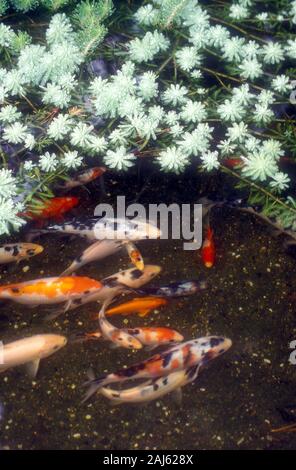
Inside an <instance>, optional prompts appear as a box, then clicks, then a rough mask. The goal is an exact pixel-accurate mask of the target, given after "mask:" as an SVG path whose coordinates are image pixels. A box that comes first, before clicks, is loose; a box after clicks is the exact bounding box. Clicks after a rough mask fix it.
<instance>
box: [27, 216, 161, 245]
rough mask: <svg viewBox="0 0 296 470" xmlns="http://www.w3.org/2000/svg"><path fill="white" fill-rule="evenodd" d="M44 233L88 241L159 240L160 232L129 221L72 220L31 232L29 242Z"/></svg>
mask: <svg viewBox="0 0 296 470" xmlns="http://www.w3.org/2000/svg"><path fill="white" fill-rule="evenodd" d="M44 233H60V234H62V235H76V236H79V237H82V238H85V239H87V240H89V241H97V240H104V239H106V240H133V241H135V240H144V239H148V238H159V237H160V236H161V231H160V230H159V229H158V228H157V227H156V226H155V225H152V224H150V223H146V222H140V221H133V220H129V219H112V218H101V219H99V218H98V217H91V218H89V219H87V220H85V221H83V220H80V219H73V220H71V221H67V222H64V223H62V224H53V225H48V226H47V227H46V229H43V230H31V231H30V233H29V237H30V240H32V239H33V238H35V237H37V236H39V235H42V234H44Z"/></svg>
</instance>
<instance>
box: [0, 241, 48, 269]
mask: <svg viewBox="0 0 296 470" xmlns="http://www.w3.org/2000/svg"><path fill="white" fill-rule="evenodd" d="M42 251H43V246H41V245H36V244H35V243H8V244H6V245H1V246H0V264H8V263H13V262H14V261H16V262H17V263H19V262H20V261H21V260H28V259H30V258H32V256H36V255H39V254H40V253H42Z"/></svg>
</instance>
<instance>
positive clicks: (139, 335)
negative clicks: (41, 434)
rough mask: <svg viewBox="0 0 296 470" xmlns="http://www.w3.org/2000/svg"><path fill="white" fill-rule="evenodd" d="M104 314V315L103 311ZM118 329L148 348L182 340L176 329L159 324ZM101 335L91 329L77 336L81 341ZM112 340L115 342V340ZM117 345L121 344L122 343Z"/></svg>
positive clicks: (182, 337)
mask: <svg viewBox="0 0 296 470" xmlns="http://www.w3.org/2000/svg"><path fill="white" fill-rule="evenodd" d="M104 315H105V312H104ZM105 320H106V319H105ZM108 324H109V331H111V326H112V325H111V324H110V323H109V322H108ZM120 331H122V332H123V333H124V334H126V335H129V336H132V337H133V338H135V339H136V340H137V341H139V342H140V343H141V345H142V346H145V347H147V348H148V349H150V350H151V349H154V348H157V347H158V346H164V345H167V344H169V343H171V344H173V343H180V342H181V341H183V340H184V336H182V335H181V334H180V333H179V332H178V331H176V330H173V329H171V328H165V327H161V326H160V327H157V326H156V327H150V326H144V327H138V328H122V329H121V330H120ZM102 336H104V337H105V338H106V335H104V334H103V335H102V334H101V333H100V332H99V331H93V332H91V333H84V334H79V335H78V340H79V338H80V340H81V341H83V340H89V339H90V340H92V339H98V338H101V337H102ZM106 339H110V340H111V341H113V340H112V339H111V338H110V337H109V336H108V338H106ZM120 341H122V340H120ZM113 342H114V343H115V341H113ZM118 345H119V346H123V345H122V343H120V344H118ZM142 346H141V347H142ZM123 347H125V346H123ZM128 347H130V346H128ZM136 349H140V348H136Z"/></svg>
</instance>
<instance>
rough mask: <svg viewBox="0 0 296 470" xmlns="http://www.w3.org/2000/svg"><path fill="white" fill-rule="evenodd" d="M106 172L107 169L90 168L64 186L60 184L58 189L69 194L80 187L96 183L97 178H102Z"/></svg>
mask: <svg viewBox="0 0 296 470" xmlns="http://www.w3.org/2000/svg"><path fill="white" fill-rule="evenodd" d="M105 171H106V168H105V167H102V166H96V167H93V168H88V169H87V170H84V171H80V172H79V173H77V175H76V176H74V177H73V178H70V179H68V180H66V181H65V182H64V183H63V184H59V185H58V186H57V187H58V188H59V189H62V190H63V191H65V192H67V191H70V190H71V189H73V188H77V187H78V186H83V185H85V184H87V183H90V182H91V181H94V180H95V179H97V178H100V177H101V176H102V175H103V174H104V173H105Z"/></svg>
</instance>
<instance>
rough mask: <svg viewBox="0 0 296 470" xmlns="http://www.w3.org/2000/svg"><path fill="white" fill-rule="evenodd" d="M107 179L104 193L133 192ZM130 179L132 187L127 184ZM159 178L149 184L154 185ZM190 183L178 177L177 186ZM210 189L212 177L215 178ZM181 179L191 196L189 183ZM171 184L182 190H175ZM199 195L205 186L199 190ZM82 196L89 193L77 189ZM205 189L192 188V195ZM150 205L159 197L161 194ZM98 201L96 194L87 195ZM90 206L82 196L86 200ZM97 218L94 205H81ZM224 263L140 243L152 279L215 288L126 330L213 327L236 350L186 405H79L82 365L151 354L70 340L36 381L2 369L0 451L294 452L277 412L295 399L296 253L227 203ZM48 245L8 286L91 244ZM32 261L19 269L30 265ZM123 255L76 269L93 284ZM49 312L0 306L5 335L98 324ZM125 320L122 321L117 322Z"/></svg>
mask: <svg viewBox="0 0 296 470" xmlns="http://www.w3.org/2000/svg"><path fill="white" fill-rule="evenodd" d="M115 183H116V182H115V181H113V182H112V180H111V179H109V181H107V184H106V188H107V191H109V192H111V193H112V194H113V195H114V194H116V193H117V192H118V193H120V194H129V195H130V196H131V198H132V197H134V196H135V195H136V191H134V192H133V191H132V190H131V189H129V191H126V189H125V188H124V187H122V185H121V186H120V185H119V186H118V185H117V184H115ZM126 184H127V186H128V182H127V183H126ZM151 184H152V183H151ZM180 184H181V185H183V183H182V181H181V183H180ZM172 187H174V188H175V189H174V190H173V189H171V190H170V192H169V193H168V192H167V190H166V188H162V194H161V189H160V187H158V185H157V184H152V186H151V187H150V188H149V185H148V187H147V190H148V194H149V195H151V193H152V192H153V191H152V188H154V195H158V196H159V201H161V202H165V200H166V198H167V199H168V200H170V201H173V200H176V198H175V194H177V193H178V190H179V189H180V188H178V185H177V184H176V185H175V186H174V185H172V186H171V188H172ZM211 187H212V188H213V189H214V187H215V185H214V182H213V181H211ZM184 188H185V185H183V194H182V196H181V197H183V198H184V202H185V201H186V200H187V196H186V190H188V192H189V193H191V195H192V194H193V193H192V188H191V187H190V185H187V187H186V190H185V189H184ZM174 191H175V193H174ZM197 192H198V191H197ZM80 195H81V196H82V197H83V198H84V199H85V198H86V196H87V193H85V192H83V191H82V192H81V193H80ZM197 197H198V194H196V199H197ZM154 202H155V201H154ZM91 203H93V201H92V202H91ZM87 205H88V200H87V198H86V199H85V201H84V206H85V207H86V206H87ZM83 210H85V211H89V212H90V213H91V208H85V209H83ZM211 220H212V225H213V228H214V230H215V239H216V248H217V262H216V265H215V266H214V267H213V268H212V269H210V270H207V269H206V268H204V267H203V265H202V263H201V260H200V255H199V253H198V252H194V253H192V252H184V251H183V249H182V242H181V241H165V240H160V241H147V242H146V241H144V242H140V243H139V244H138V245H139V247H140V249H141V251H142V254H143V255H144V259H145V262H146V263H154V264H160V265H161V266H162V267H163V272H162V273H161V275H160V276H159V277H158V278H156V279H155V280H154V281H153V284H154V285H161V284H164V283H167V282H171V281H175V280H183V279H191V278H196V277H201V278H206V279H207V280H208V281H209V288H208V290H207V291H205V292H204V293H202V294H201V295H196V296H194V297H189V298H187V299H184V300H181V301H172V302H171V303H170V304H169V305H168V307H166V308H165V309H163V310H161V311H159V312H154V313H152V314H150V315H149V316H146V317H145V318H144V319H143V318H140V317H138V316H136V315H130V316H128V317H127V321H128V323H127V324H128V325H130V326H137V325H155V326H171V327H173V328H176V329H177V330H179V331H180V332H182V333H183V334H184V336H185V338H186V339H190V338H195V337H199V336H203V335H206V334H218V335H225V336H228V337H230V338H231V339H232V340H233V347H232V349H231V350H230V351H229V352H227V353H226V354H225V355H224V356H222V357H221V358H219V359H217V360H216V361H213V362H212V364H210V366H209V367H208V368H207V369H205V370H204V371H203V372H202V373H201V375H200V377H199V378H198V379H197V381H196V382H195V383H194V384H193V385H189V386H186V387H185V388H184V389H183V403H182V405H181V406H180V405H177V404H176V403H175V401H174V400H173V398H172V397H171V396H166V397H164V398H163V399H162V400H159V401H156V402H152V403H149V404H147V405H145V406H130V405H120V406H117V407H111V406H110V404H109V401H107V400H106V399H104V398H103V397H101V396H98V397H97V398H96V400H95V401H93V402H89V403H86V404H84V405H81V404H80V401H81V397H82V394H83V389H82V388H81V384H82V383H83V382H84V381H85V378H86V371H87V370H88V369H89V367H90V366H91V367H93V369H94V370H95V372H96V374H98V375H99V374H101V373H102V372H103V371H112V370H115V369H117V368H118V367H119V366H120V367H121V366H123V365H125V364H126V365H128V364H132V363H134V362H136V361H138V360H139V359H141V358H144V357H148V355H150V353H147V352H142V351H140V352H129V351H127V350H115V351H114V350H110V349H109V347H108V344H106V343H104V342H101V341H97V342H95V341H93V342H88V343H83V344H69V345H67V346H66V347H65V348H64V349H62V350H61V351H59V352H58V353H57V354H55V355H53V356H51V357H50V358H48V359H45V360H43V361H42V363H41V368H40V370H39V373H38V376H37V379H36V380H35V381H33V382H32V380H31V379H29V378H28V377H27V376H26V375H24V374H23V372H22V370H21V369H14V370H10V371H7V372H5V373H3V374H2V376H1V382H0V404H1V409H2V420H1V422H0V426H1V428H0V446H1V447H4V448H10V449H48V448H50V449H59V448H61V449H114V450H115V449H194V448H197V449H236V448H242V449H243V448H244V449H282V448H295V446H296V434H295V433H294V434H293V433H272V432H271V430H272V429H273V428H278V427H280V426H284V425H285V424H287V423H285V421H283V419H282V417H281V415H280V413H279V412H278V410H277V408H278V407H282V406H285V405H287V404H293V403H296V398H295V384H296V366H293V365H290V364H289V362H288V359H289V355H290V352H291V351H290V349H289V343H290V341H292V340H293V339H296V319H295V301H293V300H291V298H290V295H291V294H292V293H293V292H295V287H296V276H295V272H296V270H295V259H294V258H292V257H291V256H289V255H288V254H287V253H285V251H284V250H283V246H282V243H281V240H279V239H274V238H272V237H271V235H270V232H269V230H268V228H267V227H266V226H265V225H262V224H261V223H259V222H258V221H257V220H255V219H253V218H252V217H250V216H248V215H245V214H240V213H239V212H237V211H231V210H229V209H226V208H224V209H216V210H214V211H213V212H212V217H211ZM41 243H42V244H43V245H44V247H45V250H44V253H42V254H41V255H40V256H38V257H36V258H33V259H32V260H31V261H30V262H29V263H27V262H25V263H24V264H21V265H19V266H12V265H11V266H10V267H9V269H8V270H5V268H3V269H2V270H1V283H8V282H11V281H23V280H29V279H34V278H37V277H45V276H50V275H57V274H59V273H60V272H61V271H63V269H64V268H65V267H66V266H68V264H69V263H70V262H71V261H72V259H73V258H74V257H75V256H76V254H77V253H78V252H80V251H81V250H82V249H84V247H85V246H86V245H85V242H84V241H83V240H79V239H75V240H71V242H69V239H67V240H66V239H60V238H57V237H55V236H45V237H43V238H42V239H41ZM27 265H28V266H29V270H28V271H27V272H23V267H24V266H27ZM128 266H129V264H128V259H127V257H126V256H125V255H119V256H117V255H114V256H112V257H109V258H107V259H105V260H103V261H102V262H100V263H93V264H91V265H88V266H85V267H84V268H82V269H81V270H80V271H79V274H85V275H88V276H90V277H94V278H95V279H102V278H103V277H105V276H107V275H110V274H112V273H114V272H117V271H118V270H119V269H120V268H126V267H128ZM45 310H46V308H38V309H37V310H31V309H27V308H26V307H24V306H20V305H16V304H13V303H10V304H5V305H1V309H0V335H1V339H3V341H4V342H8V341H10V340H13V339H16V338H21V337H24V336H28V335H32V334H36V333H40V332H56V333H62V334H65V335H70V334H72V333H74V332H79V331H80V332H82V331H91V330H93V329H95V328H96V324H94V321H93V320H92V319H91V315H92V314H93V313H94V312H95V311H96V310H97V306H96V304H89V305H86V306H84V307H81V308H79V309H77V310H76V311H74V312H70V313H68V314H66V315H64V316H62V317H60V318H59V319H58V320H57V321H56V322H52V323H49V324H48V323H43V321H42V317H43V316H44V315H45V313H46V312H45ZM112 321H114V323H115V324H116V325H120V324H121V325H123V324H124V323H123V321H124V317H123V316H118V317H112Z"/></svg>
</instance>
